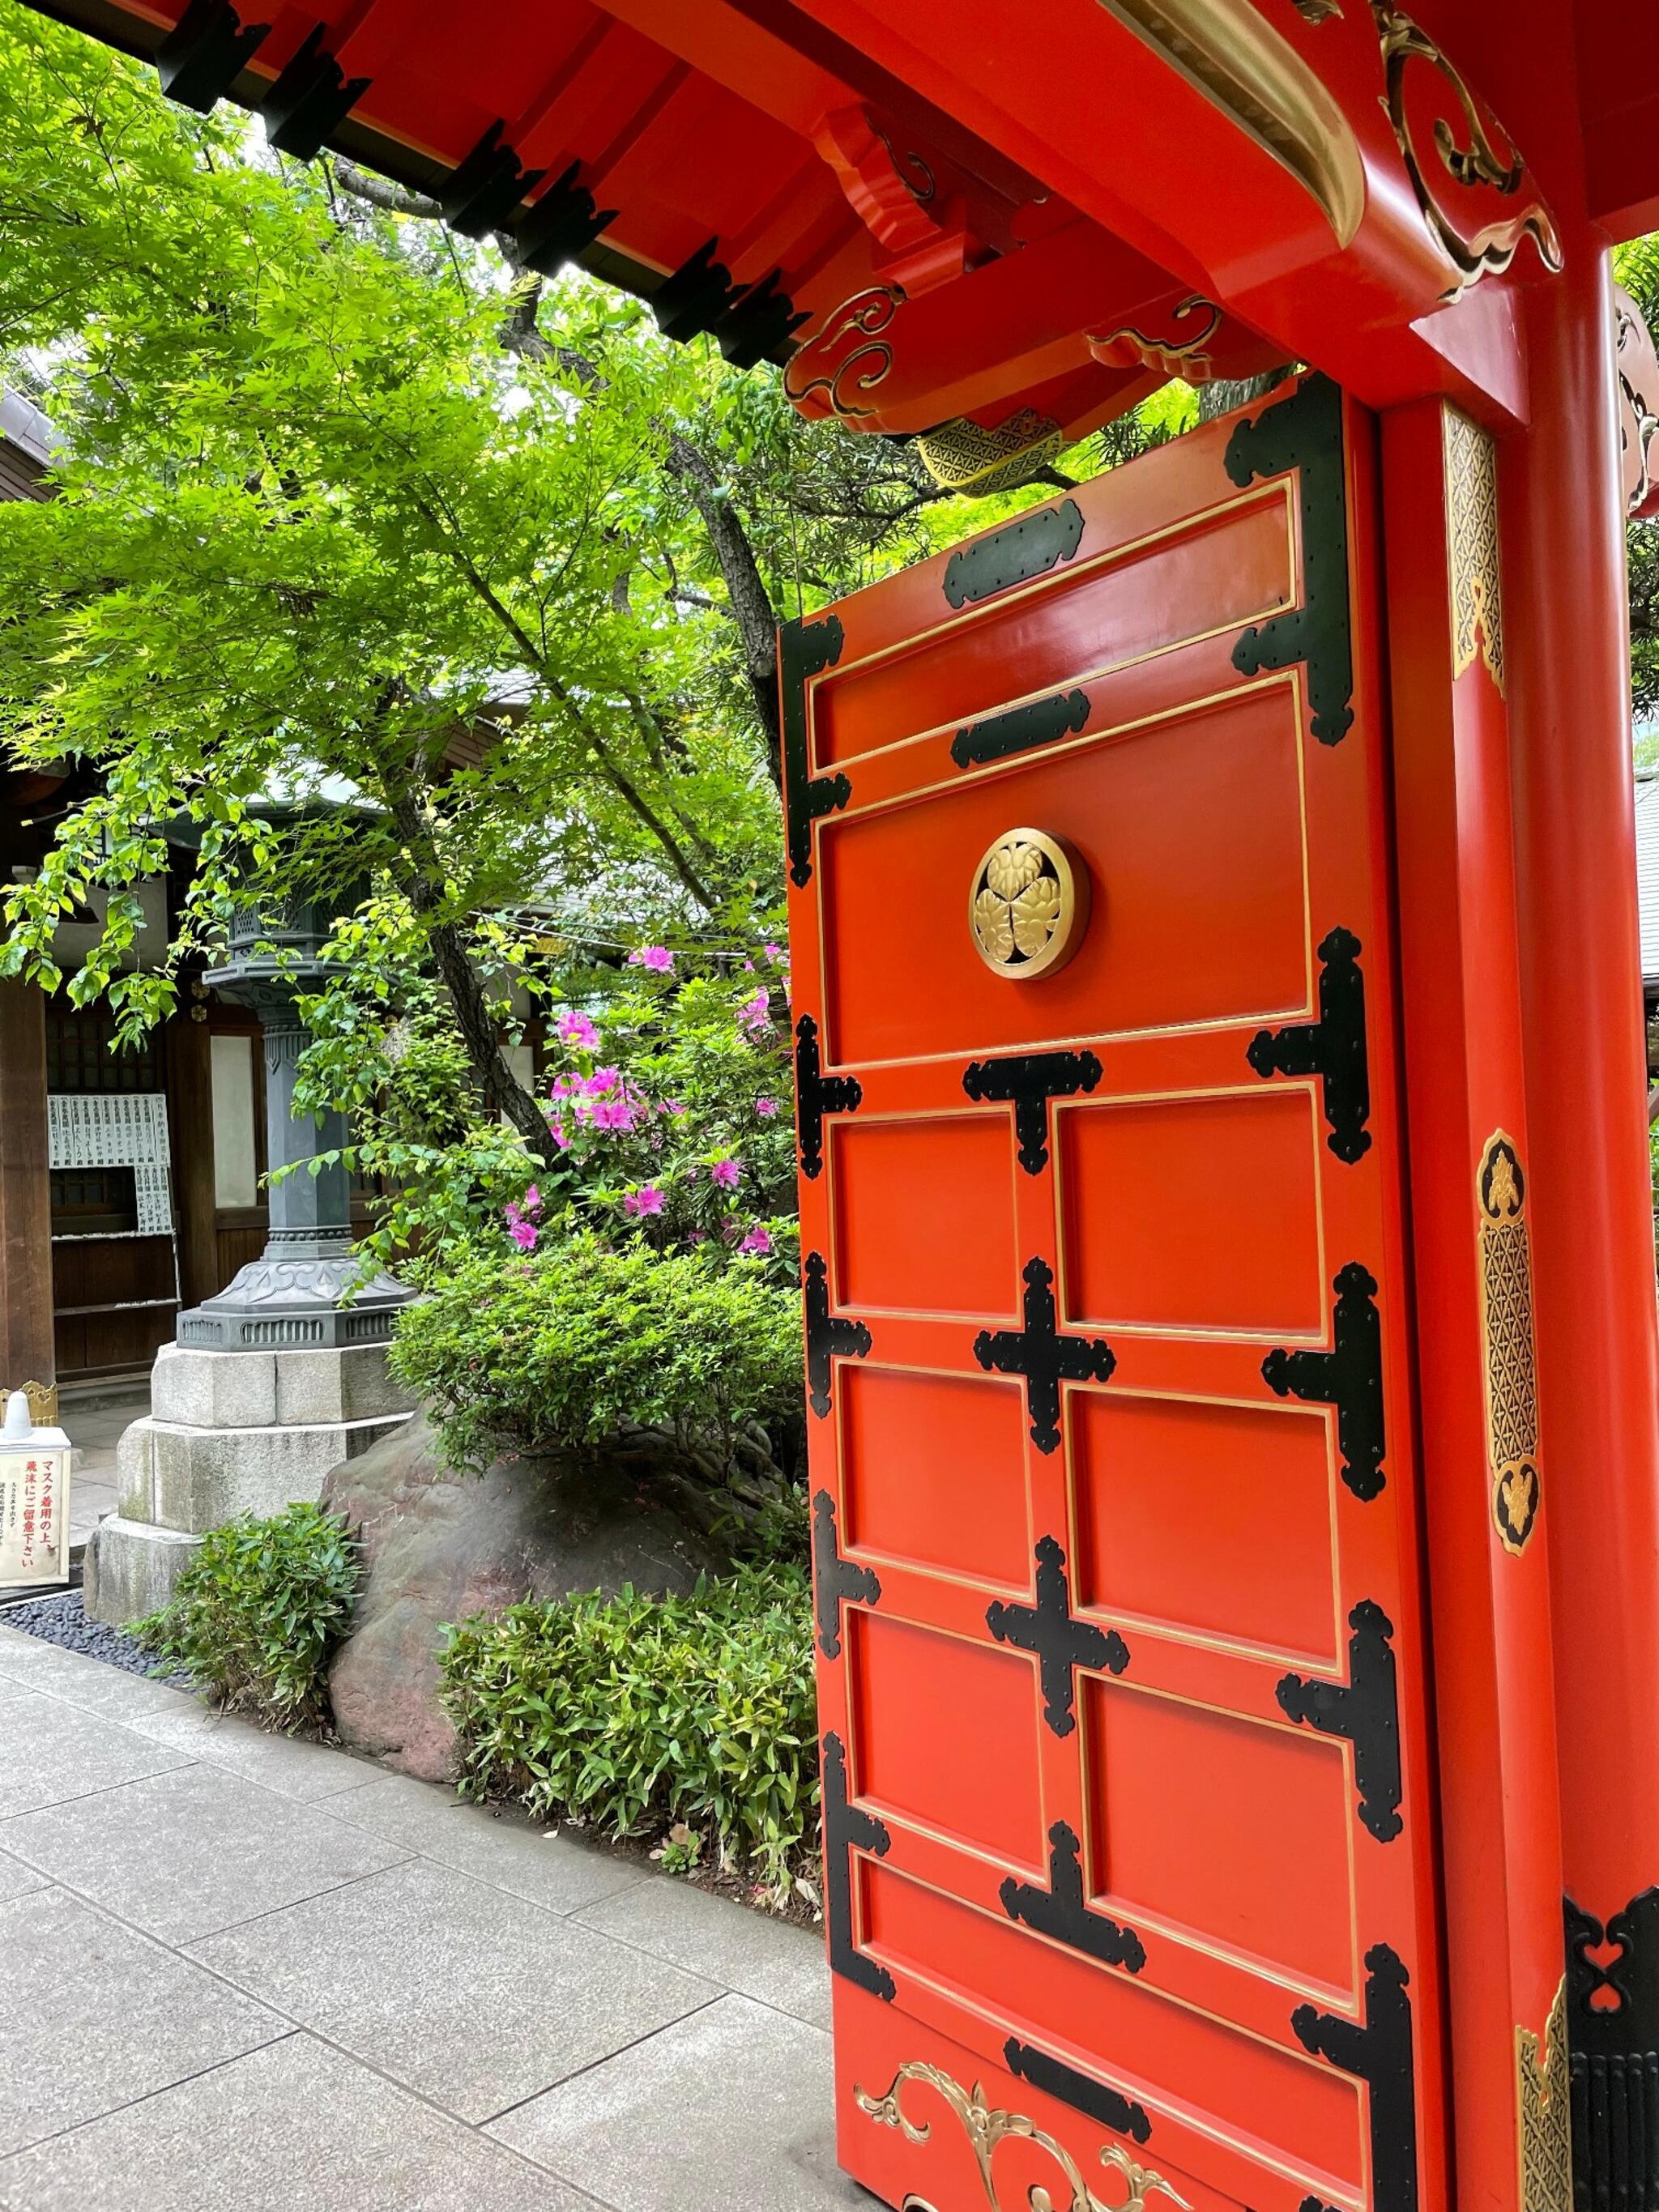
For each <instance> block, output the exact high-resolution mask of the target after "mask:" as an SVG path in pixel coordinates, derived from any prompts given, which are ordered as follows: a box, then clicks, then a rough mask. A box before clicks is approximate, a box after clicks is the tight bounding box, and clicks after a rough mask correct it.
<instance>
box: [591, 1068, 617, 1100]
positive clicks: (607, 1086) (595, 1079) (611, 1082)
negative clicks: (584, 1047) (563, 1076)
mask: <svg viewBox="0 0 1659 2212" xmlns="http://www.w3.org/2000/svg"><path fill="white" fill-rule="evenodd" d="M621 1079H622V1070H621V1069H620V1068H619V1067H596V1068H595V1069H594V1071H593V1073H592V1075H590V1076H589V1077H588V1078H587V1079H586V1082H584V1083H583V1084H582V1085H581V1087H582V1089H583V1090H584V1091H586V1092H588V1094H589V1095H590V1097H598V1096H599V1093H600V1092H601V1091H614V1090H615V1088H616V1087H617V1083H618V1082H619V1081H620V1080H621Z"/></svg>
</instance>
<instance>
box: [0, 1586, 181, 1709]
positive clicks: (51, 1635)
mask: <svg viewBox="0 0 1659 2212" xmlns="http://www.w3.org/2000/svg"><path fill="white" fill-rule="evenodd" d="M0 1628H21V1630H22V1631H23V1632H24V1634H25V1635H26V1636H38V1637H39V1638H40V1640H41V1641H42V1643H44V1644H61V1645H62V1646H63V1648H64V1650H65V1651H80V1652H83V1653H84V1654H85V1655H86V1656H87V1657H88V1659H101V1660H102V1661H103V1662H104V1663H105V1664H106V1666H109V1667H119V1668H121V1669H122V1671H123V1672H124V1673H125V1674H154V1675H155V1677H156V1678H157V1680H161V1681H167V1682H177V1683H178V1685H179V1687H180V1688H181V1689H188V1688H189V1687H190V1686H191V1685H190V1677H189V1675H188V1674H185V1673H184V1672H182V1671H181V1670H180V1669H179V1668H161V1667H159V1666H158V1665H157V1663H156V1662H155V1659H153V1658H152V1657H151V1656H150V1654H149V1652H148V1651H146V1650H144V1648H143V1645H142V1644H137V1643H135V1642H134V1640H133V1639H132V1638H131V1636H129V1635H127V1633H126V1632H125V1630H123V1629H119V1628H111V1627H110V1626H108V1625H107V1623H106V1622H104V1621H101V1620H88V1618H87V1610H86V1607H84V1606H83V1605H82V1602H81V1593H80V1591H79V1590H65V1591H64V1592H63V1593H62V1594H61V1595H58V1596H56V1597H37V1598H30V1599H28V1600H27V1602H26V1603H24V1604H22V1605H9V1606H4V1607H0Z"/></svg>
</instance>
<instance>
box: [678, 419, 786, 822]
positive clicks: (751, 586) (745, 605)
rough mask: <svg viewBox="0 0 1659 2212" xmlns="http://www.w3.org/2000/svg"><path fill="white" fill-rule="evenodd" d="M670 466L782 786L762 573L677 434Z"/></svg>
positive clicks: (769, 610)
mask: <svg viewBox="0 0 1659 2212" xmlns="http://www.w3.org/2000/svg"><path fill="white" fill-rule="evenodd" d="M668 465H669V466H670V468H671V469H672V470H673V471H674V473H675V475H676V476H677V477H678V478H679V479H680V481H681V483H683V484H684V486H685V488H686V490H687V491H688V492H689V493H690V495H691V504H692V505H693V507H696V510H697V513H698V516H699V518H700V520H702V526H703V528H704V529H705V530H706V531H707V532H708V542H709V544H711V545H712V546H713V547H714V558H715V559H716V560H717V561H718V562H719V563H720V574H721V575H722V576H723V577H724V578H725V580H726V598H727V599H729V600H730V602H731V606H732V620H733V621H734V622H735V623H737V626H738V637H739V639H740V640H741V641H742V644H743V669H744V675H745V676H746V677H747V678H748V680H749V690H750V696H751V697H752V698H753V700H754V702H755V712H756V714H757V715H758V716H759V717H760V726H761V728H762V730H763V732H764V733H765V737H766V760H767V766H768V767H769V769H771V771H772V781H773V782H774V783H775V785H776V786H777V787H778V789H779V790H780V791H781V790H782V788H783V732H782V728H781V723H780V720H779V715H778V676H777V645H778V617H777V612H776V610H775V608H774V606H773V605H772V600H771V596H770V594H769V592H768V591H767V588H766V584H765V580H764V579H763V577H762V575H761V572H760V564H759V563H758V562H757V560H756V558H755V550H754V548H753V546H751V545H750V543H749V533H748V532H747V531H745V530H744V526H743V524H742V522H741V521H740V520H739V519H738V515H737V513H736V511H735V510H734V508H733V507H732V504H731V502H730V501H728V500H724V499H722V498H721V497H720V490H719V487H720V479H719V477H717V476H716V474H715V472H714V466H713V464H712V463H711V462H710V461H709V460H708V457H707V456H706V455H705V454H703V453H700V452H699V451H698V449H697V447H696V446H694V445H693V444H692V443H691V441H690V439H689V438H686V437H684V436H682V435H680V434H679V432H678V431H676V432H675V434H674V435H673V436H672V437H671V439H670V440H669V442H668Z"/></svg>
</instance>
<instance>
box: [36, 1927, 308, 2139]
mask: <svg viewBox="0 0 1659 2212" xmlns="http://www.w3.org/2000/svg"><path fill="white" fill-rule="evenodd" d="M0 1959H3V1960H4V1961H5V1977H6V1979H5V1990H6V1996H5V2003H4V2005H3V2007H0V2154H4V2153H6V2152H8V2151H15V2150H21V2149H22V2148H24V2147H25V2146H26V2145H27V2144H29V2143H32V2142H40V2140H41V2138H42V2137H43V2136H52V2135H58V2134H60V2133H61V2132H62V2130H64V2129H65V2128H69V2127H75V2126H77V2125H78V2124H80V2123H81V2122H82V2121H83V2120H92V2119H96V2118H99V2117H100V2115H101V2114H103V2113H105V2112H110V2111H112V2110H113V2108H114V2107H115V2106H118V2105H126V2104H131V2103H132V2102H133V2101H134V2100H135V2099H137V2098H139V2097H147V2096H149V2095H150V2094H151V2093H153V2092H154V2091H155V2090H157V2089H166V2088H170V2087H172V2086H173V2083H174V2082H177V2081H185V2080H187V2079H188V2077H189V2076H190V2075H192V2074H199V2073H200V2072H201V2071H202V2069H204V2067H208V2066H217V2065H220V2064H222V2063H223V2062H224V2061H225V2060H227V2059H230V2058H238V2057H241V2056H242V2054H243V2053H244V2052H245V2051H253V2050H256V2049H257V2048H258V2046H259V2045H261V2044H264V2043H270V2042H273V2041H274V2040H275V2039H276V2038H277V2037H278V2036H283V2035H287V2034H289V2033H291V2030H290V2027H289V2022H288V2021H285V2020H280V2019H278V2018H277V2016H276V2014H274V2013H271V2012H268V2011H267V2010H266V2009H265V2008H264V2006H263V2005H259V2004H256V2003H255V2002H253V2000H252V1998H251V1997H246V1996H241V1995H240V1994H239V1993H238V1992H237V1991H236V1990H230V1989H227V1988H226V1987H225V1985H224V1984H223V1983H222V1982H220V1981H216V1980H215V1979H214V1978H213V1976H212V1975H211V1974H208V1973H204V1972H203V1971H202V1969H201V1968H200V1967H199V1966H192V1965H191V1962H190V1961H189V1960H187V1959H181V1958H180V1957H179V1955H178V1954H177V1953H176V1952H174V1951H169V1950H166V1949H164V1948H162V1946H161V1944H159V1943H153V1942H151V1941H150V1940H149V1937H148V1936H138V1935H135V1934H134V1933H133V1931H132V1929H130V1928H124V1927H122V1926H121V1925H120V1923H118V1922H117V1921H114V1920H112V1919H110V1918H109V1917H108V1916H107V1915H106V1914H105V1913H102V1912H99V1911H94V1909H93V1907H92V1906H91V1905H83V1904H82V1901H81V1900H80V1899H79V1898H76V1897H71V1896H70V1893H68V1891H67V1890H62V1889H44V1890H41V1891H40V1892H39V1893H36V1894H35V1895H33V1896H32V1897H20V1898H17V1899H14V1900H13V1901H12V1902H11V1903H10V1904H8V1905H0Z"/></svg>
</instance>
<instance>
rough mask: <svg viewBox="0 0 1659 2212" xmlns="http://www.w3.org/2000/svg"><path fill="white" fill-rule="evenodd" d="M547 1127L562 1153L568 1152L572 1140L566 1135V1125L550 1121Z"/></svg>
mask: <svg viewBox="0 0 1659 2212" xmlns="http://www.w3.org/2000/svg"><path fill="white" fill-rule="evenodd" d="M547 1126H548V1128H549V1130H550V1132H551V1134H552V1138H553V1141H554V1143H555V1144H556V1146H558V1148H559V1150H560V1151H561V1152H568V1151H569V1150H570V1139H569V1138H568V1136H567V1135H566V1133H565V1127H564V1123H563V1122H562V1121H550V1122H549V1123H548V1125H547Z"/></svg>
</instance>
